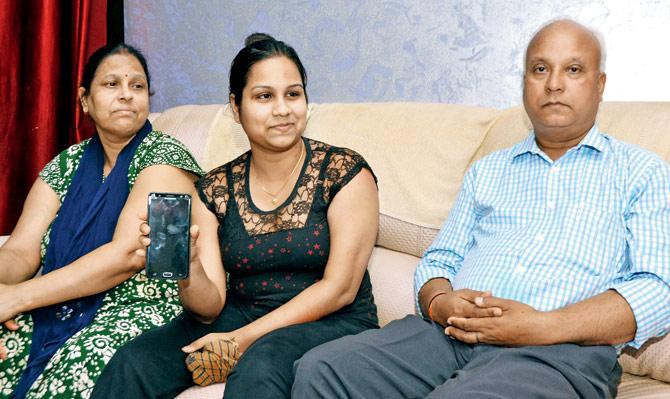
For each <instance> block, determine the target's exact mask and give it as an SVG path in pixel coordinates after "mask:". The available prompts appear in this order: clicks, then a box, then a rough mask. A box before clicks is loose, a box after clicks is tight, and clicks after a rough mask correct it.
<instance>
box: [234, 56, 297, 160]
mask: <svg viewBox="0 0 670 399" xmlns="http://www.w3.org/2000/svg"><path fill="white" fill-rule="evenodd" d="M230 103H231V104H232V106H233V112H234V115H235V120H236V121H237V122H239V123H240V124H241V125H242V128H243V129H244V131H245V132H246V134H247V136H248V137H249V141H250V142H251V144H252V146H254V145H255V146H259V147H262V148H263V149H265V150H267V151H273V152H274V151H284V150H286V149H288V148H291V146H293V145H295V143H296V142H297V141H298V140H299V139H300V136H301V135H302V132H303V131H304V130H305V124H306V122H307V99H306V98H305V90H304V87H303V85H302V79H301V78H300V72H299V71H298V68H297V67H296V66H295V64H294V63H293V61H291V60H290V59H288V58H287V57H284V56H277V57H271V58H266V59H264V60H263V61H259V62H257V63H256V64H254V65H253V66H252V67H251V70H250V71H249V75H248V77H247V85H246V86H245V87H244V90H243V91H242V102H241V103H240V107H239V108H238V107H237V105H236V104H235V97H234V95H231V98H230Z"/></svg>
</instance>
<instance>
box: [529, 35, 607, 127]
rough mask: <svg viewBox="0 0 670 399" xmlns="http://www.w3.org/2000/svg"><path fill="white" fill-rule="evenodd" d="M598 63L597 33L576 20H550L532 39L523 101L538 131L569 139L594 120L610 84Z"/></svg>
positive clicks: (589, 125)
mask: <svg viewBox="0 0 670 399" xmlns="http://www.w3.org/2000/svg"><path fill="white" fill-rule="evenodd" d="M599 64H600V47H599V45H598V41H597V39H596V38H595V37H593V35H592V34H591V33H590V32H588V31H587V30H585V29H584V28H582V27H580V26H579V25H576V24H574V23H570V22H557V23H555V24H552V25H549V26H547V27H546V28H544V29H543V30H542V31H540V32H539V33H538V34H537V35H536V36H535V38H534V39H533V40H531V43H530V45H529V47H528V51H527V54H526V72H525V74H524V90H523V102H524V107H525V108H526V112H527V113H528V116H529V117H530V120H531V122H532V124H533V127H534V129H535V133H536V135H543V136H545V137H551V138H552V139H557V140H570V139H573V138H575V137H579V136H580V135H583V134H585V133H586V132H587V131H588V130H589V129H590V128H591V127H592V126H593V123H594V122H595V118H596V114H597V112H598V104H599V103H600V101H601V99H602V94H603V90H604V89H605V74H604V73H601V72H600V65H599Z"/></svg>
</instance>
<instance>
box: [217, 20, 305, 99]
mask: <svg viewBox="0 0 670 399" xmlns="http://www.w3.org/2000/svg"><path fill="white" fill-rule="evenodd" d="M277 56H284V57H286V58H288V59H289V60H291V61H293V63H294V64H295V66H296V67H297V68H298V72H300V78H301V79H302V87H303V90H305V100H307V73H306V72H305V67H304V66H303V65H302V62H300V58H299V57H298V53H296V52H295V50H294V49H293V47H291V46H289V45H288V44H286V43H284V42H282V41H279V40H275V38H273V37H272V36H270V35H268V34H265V33H252V34H251V35H249V36H247V38H246V39H245V40H244V48H243V49H242V50H240V52H239V53H237V55H236V56H235V59H233V63H232V65H231V66H230V87H229V90H230V94H233V95H235V104H236V105H237V106H238V107H239V106H240V104H241V103H242V91H243V90H244V87H245V86H246V85H247V78H248V77H249V71H250V70H251V67H252V66H254V64H256V63H257V62H259V61H263V60H265V59H267V58H271V57H277Z"/></svg>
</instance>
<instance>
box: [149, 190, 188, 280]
mask: <svg viewBox="0 0 670 399" xmlns="http://www.w3.org/2000/svg"><path fill="white" fill-rule="evenodd" d="M147 223H148V224H149V227H150V228H151V231H150V232H149V238H150V239H151V243H150V244H149V247H147V262H146V272H147V275H148V276H149V277H152V278H163V279H184V278H187V277H188V271H189V258H190V253H189V252H190V233H189V229H190V226H191V196H190V195H188V194H181V193H149V197H148V221H147Z"/></svg>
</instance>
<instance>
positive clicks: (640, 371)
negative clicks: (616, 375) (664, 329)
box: [619, 335, 670, 397]
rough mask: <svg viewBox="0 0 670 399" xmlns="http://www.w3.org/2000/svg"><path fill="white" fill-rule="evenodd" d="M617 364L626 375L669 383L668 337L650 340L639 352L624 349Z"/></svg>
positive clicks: (669, 357)
mask: <svg viewBox="0 0 670 399" xmlns="http://www.w3.org/2000/svg"><path fill="white" fill-rule="evenodd" d="M619 363H620V364H621V367H623V369H624V371H625V372H627V373H630V374H634V375H639V376H649V377H651V378H653V379H655V380H659V381H665V382H670V337H668V336H667V335H666V336H665V337H658V338H652V339H650V340H649V341H647V342H646V343H645V344H644V345H642V347H641V348H640V349H639V350H634V349H633V348H625V349H624V350H623V352H622V354H621V356H619ZM668 397H670V396H668Z"/></svg>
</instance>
